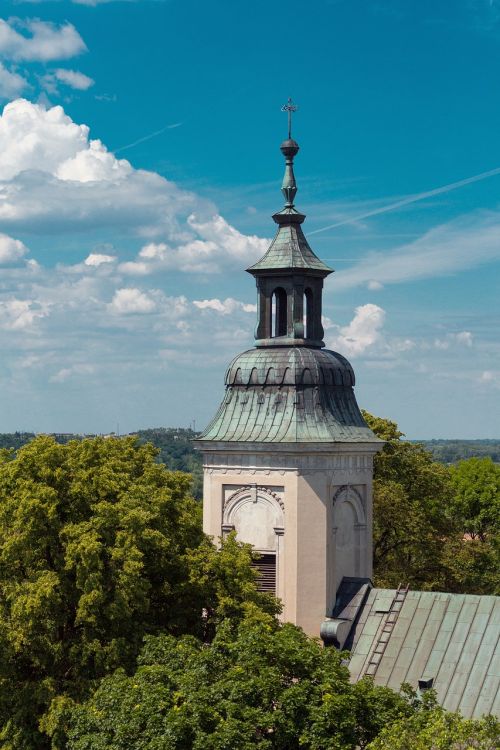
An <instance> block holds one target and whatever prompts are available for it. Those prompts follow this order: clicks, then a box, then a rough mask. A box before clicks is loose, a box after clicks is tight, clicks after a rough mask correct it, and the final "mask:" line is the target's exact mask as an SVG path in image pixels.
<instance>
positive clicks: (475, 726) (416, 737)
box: [368, 705, 500, 750]
mask: <svg viewBox="0 0 500 750" xmlns="http://www.w3.org/2000/svg"><path fill="white" fill-rule="evenodd" d="M499 745H500V722H498V720H497V719H496V718H495V717H493V716H486V717H483V718H482V719H477V720H468V719H464V718H463V717H462V716H460V714H455V713H447V712H446V711H444V710H443V709H442V708H439V707H437V706H434V707H432V708H426V707H425V705H424V707H423V709H422V710H420V711H416V712H415V713H414V714H413V715H412V716H410V717H407V718H405V719H404V720H398V721H395V722H394V723H393V724H391V725H388V726H386V727H385V728H384V729H383V730H382V731H381V732H380V734H379V736H378V737H377V738H376V739H375V740H374V741H373V742H372V743H371V744H370V745H368V750H497V748H498V747H499Z"/></svg>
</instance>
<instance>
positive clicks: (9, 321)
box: [0, 299, 47, 331]
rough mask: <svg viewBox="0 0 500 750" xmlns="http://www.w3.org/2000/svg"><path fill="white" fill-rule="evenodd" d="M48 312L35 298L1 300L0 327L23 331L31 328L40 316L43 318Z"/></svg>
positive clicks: (6, 329)
mask: <svg viewBox="0 0 500 750" xmlns="http://www.w3.org/2000/svg"><path fill="white" fill-rule="evenodd" d="M46 314H47V312H46V310H44V309H42V308H41V307H40V305H39V304H38V303H37V302H36V301H33V300H21V299H8V300H5V301H0V329H3V330H5V331H22V330H24V329H27V328H31V326H32V325H33V324H34V322H35V321H36V320H37V319H38V318H43V317H45V316H46Z"/></svg>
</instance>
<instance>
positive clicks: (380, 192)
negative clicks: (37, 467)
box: [0, 0, 500, 438]
mask: <svg viewBox="0 0 500 750" xmlns="http://www.w3.org/2000/svg"><path fill="white" fill-rule="evenodd" d="M0 95H1V97H2V99H1V106H2V107H5V109H4V110H3V115H2V117H1V119H0V264H1V266H2V267H1V273H0V345H1V347H2V358H1V360H0V379H1V389H0V414H1V417H2V418H1V421H0V430H2V431H11V430H16V429H20V430H35V431H84V432H108V431H111V430H115V429H116V428H117V425H119V429H120V431H123V432H128V431H131V430H134V429H138V428H143V427H148V426H159V425H172V426H175V425H181V426H183V425H188V424H190V423H192V422H193V420H195V421H196V426H197V427H202V426H204V425H205V424H206V422H207V421H208V420H209V419H210V418H211V416H212V415H213V413H214V411H215V409H216V407H217V405H218V403H219V401H220V398H221V396H222V392H223V375H224V370H225V367H226V366H227V364H228V362H229V361H230V360H231V358H232V357H233V356H234V355H235V354H237V353H238V352H239V351H241V350H243V349H245V348H247V347H249V346H251V345H252V340H253V328H254V315H255V312H254V304H255V288H254V283H253V280H252V279H251V277H250V276H248V274H245V273H244V272H243V269H244V268H245V267H247V266H248V265H249V264H250V263H251V262H252V260H253V259H255V258H257V257H259V255H261V254H263V252H264V250H265V248H266V244H267V242H268V241H269V239H270V238H271V237H272V234H273V231H274V229H273V227H274V225H273V223H272V221H271V219H270V215H271V214H272V213H273V212H274V211H275V210H278V209H279V208H280V206H281V195H280V193H279V185H280V181H281V176H282V169H283V164H282V157H281V154H280V152H279V143H280V141H281V140H282V138H283V137H284V136H285V134H286V117H285V116H284V115H283V113H282V112H281V111H280V107H281V104H283V103H284V101H286V99H287V97H288V96H293V98H294V99H295V100H296V101H297V102H298V104H299V108H300V109H299V111H298V113H297V115H296V117H295V125H294V135H295V137H296V138H297V140H298V141H299V143H300V146H301V150H300V153H299V155H298V157H297V161H296V174H297V178H298V182H299V193H298V196H297V205H298V206H299V208H300V209H301V210H303V211H304V212H305V213H307V215H308V219H307V222H306V224H305V227H304V228H305V231H306V233H307V234H308V236H309V239H310V242H311V245H312V246H313V248H314V249H315V251H316V252H317V254H318V255H320V256H321V257H322V258H323V259H325V260H327V262H329V263H330V265H332V266H333V267H334V268H335V269H336V273H335V274H333V276H332V277H330V279H329V280H328V281H327V284H326V288H325V316H326V321H325V323H326V326H325V327H326V341H327V344H328V346H330V347H331V348H334V349H337V350H338V351H340V352H341V353H343V354H344V355H346V356H348V357H349V358H350V360H351V361H352V364H353V366H354V368H355V371H356V374H357V383H358V384H357V389H356V392H357V398H358V402H359V403H360V405H361V406H363V407H365V408H367V409H369V410H370V411H373V412H374V413H376V414H379V415H381V416H387V417H391V418H393V419H395V420H396V421H398V423H399V424H400V427H401V429H402V430H404V431H405V432H406V434H407V435H408V436H409V437H411V438H428V437H448V438H452V437H456V438H460V437H462V438H481V437H483V438H487V437H491V438H493V437H500V432H499V427H498V425H499V423H500V410H499V401H500V399H499V397H500V363H499V351H500V345H499V337H498V330H499V303H498V299H499V297H500V295H499V273H498V271H499V265H500V173H498V174H496V173H494V174H490V175H489V176H484V177H481V178H478V179H477V180H474V181H470V182H469V183H467V184H461V185H458V186H455V187H453V186H454V185H455V183H457V182H459V183H460V182H461V181H462V180H466V179H467V178H471V177H475V176H478V175H479V176H480V175H484V173H489V172H490V171H491V170H495V169H497V168H499V167H500V135H499V134H500V2H497V0H454V1H453V2H449V1H446V0H443V1H442V2H435V1H434V2H420V3H414V2H411V1H410V0H391V2H384V0H381V1H380V2H366V1H365V2H361V0H360V1H359V2H358V1H357V0H338V1H334V0H330V1H329V2H327V1H322V0H317V1H316V2H313V3H309V4H308V5H307V6H306V4H304V3H303V2H298V0H290V2H289V3H287V4H286V6H285V5H284V4H283V3H278V2H274V1H273V0H266V1H265V2H264V1H263V0H254V1H253V2H252V3H251V4H243V3H237V2H234V0H233V2H228V1H227V0H220V1H219V2H218V3H216V4H204V3H201V2H199V1H198V0H197V1H194V0H191V1H189V0H183V2H179V1H178V0H165V1H164V2H163V1H162V0H156V2H154V1H151V2H145V1H141V0H137V1H136V2H133V1H131V2H120V1H116V2H114V1H113V0H109V1H108V2H99V1H98V0H95V2H81V0H80V2H70V0H59V1H56V0H54V1H49V0H47V1H44V0H41V1H39V2H19V1H17V2H10V3H9V2H6V1H5V0H4V2H3V3H2V20H1V21H0ZM441 187H443V188H444V189H443V190H442V191H436V192H435V193H434V194H432V195H431V196H427V197H425V196H426V194H427V193H428V192H429V191H433V190H434V189H436V188H441ZM399 203H402V204H403V205H400V206H399V207H396V208H392V209H391V210H387V209H389V208H390V207H391V206H393V204H399ZM368 214H370V215H368ZM334 225H335V226H334ZM328 227H330V228H328Z"/></svg>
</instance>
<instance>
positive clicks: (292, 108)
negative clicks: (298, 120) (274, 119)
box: [281, 96, 298, 140]
mask: <svg viewBox="0 0 500 750" xmlns="http://www.w3.org/2000/svg"><path fill="white" fill-rule="evenodd" d="M297 110H298V106H297V105H296V104H294V103H293V102H292V98H291V97H290V96H289V97H288V101H287V103H286V104H284V105H283V106H282V107H281V111H282V112H288V140H290V139H291V137H292V112H296V111H297Z"/></svg>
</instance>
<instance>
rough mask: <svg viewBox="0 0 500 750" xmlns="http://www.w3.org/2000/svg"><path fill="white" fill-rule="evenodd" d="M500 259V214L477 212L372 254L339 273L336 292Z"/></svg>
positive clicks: (427, 276)
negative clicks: (389, 249)
mask: <svg viewBox="0 0 500 750" xmlns="http://www.w3.org/2000/svg"><path fill="white" fill-rule="evenodd" d="M498 259H500V214H499V213H497V212H493V211H492V212H485V211H481V212H477V213H474V214H470V215H468V216H465V217H461V218H460V219H457V220H455V221H451V222H449V223H448V224H442V225H441V226H438V227H435V228H434V229H431V230H430V231H428V232H426V233H425V234H424V235H423V236H422V237H419V238H418V239H417V240H415V241H414V242H411V243H408V244H405V245H401V246H400V247H398V248H396V249H395V250H391V251H390V252H384V253H381V252H371V253H368V254H367V255H365V256H363V257H362V258H360V259H359V261H358V262H357V263H356V265H354V266H351V267H350V268H347V269H346V270H344V271H342V273H339V274H338V276H337V278H336V282H337V289H350V288H352V287H355V286H362V285H368V286H369V287H370V288H371V289H375V288H376V287H374V286H373V285H374V284H379V285H383V284H397V283H404V282H409V281H415V280H417V279H425V278H433V277H436V276H444V275H450V274H454V273H456V272H457V271H463V270H465V269H467V268H473V267H475V266H478V265H480V264H482V263H488V262H491V261H495V260H498Z"/></svg>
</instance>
